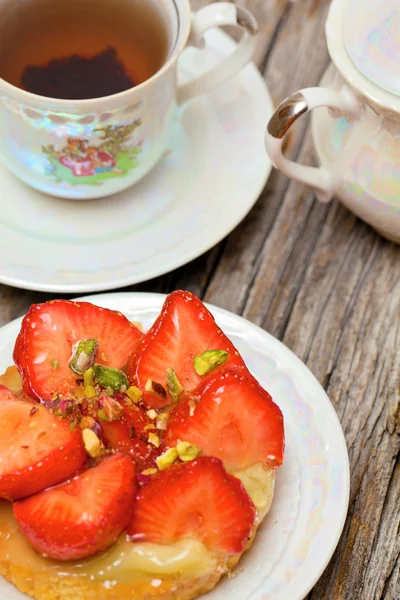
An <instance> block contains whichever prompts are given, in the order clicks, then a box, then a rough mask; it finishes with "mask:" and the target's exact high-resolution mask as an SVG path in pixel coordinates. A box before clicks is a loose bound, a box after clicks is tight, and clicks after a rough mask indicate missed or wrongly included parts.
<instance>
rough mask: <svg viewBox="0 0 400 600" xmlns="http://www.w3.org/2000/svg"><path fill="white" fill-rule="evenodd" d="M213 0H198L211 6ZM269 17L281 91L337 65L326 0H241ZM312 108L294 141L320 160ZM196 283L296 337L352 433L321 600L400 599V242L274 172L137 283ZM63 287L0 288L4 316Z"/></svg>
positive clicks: (265, 29) (312, 599) (264, 41)
mask: <svg viewBox="0 0 400 600" xmlns="http://www.w3.org/2000/svg"><path fill="white" fill-rule="evenodd" d="M207 3H208V2H206V0H192V7H193V9H194V10H198V9H199V8H201V6H203V5H205V4H207ZM237 3H238V4H240V5H242V6H245V7H247V8H249V9H250V10H252V11H253V12H254V14H255V15H256V16H257V18H258V20H259V22H260V29H261V36H260V40H259V43H258V47H257V52H256V62H257V64H258V65H259V66H260V68H261V69H262V72H263V73H264V76H265V79H266V81H267V82H268V85H269V87H270V90H271V93H272V96H273V98H274V101H275V102H278V101H280V100H282V99H283V98H284V97H285V96H287V95H288V94H290V93H292V92H294V91H296V90H297V89H299V88H302V87H305V86H314V85H317V84H318V81H319V80H320V78H321V76H322V74H323V73H324V71H325V69H326V67H327V65H328V64H329V57H328V53H327V50H326V45H325V38H324V22H325V19H326V15H327V10H328V5H329V3H328V2H327V1H326V0H316V1H315V0H309V1H307V0H305V1H303V2H291V1H290V0H238V2H237ZM307 125H308V123H307V120H306V119H304V120H303V121H300V122H299V123H298V126H297V127H296V130H295V131H294V133H293V134H292V135H291V138H290V141H289V144H288V148H287V150H288V151H289V153H290V154H291V156H294V157H297V158H298V159H299V160H300V161H302V162H304V163H310V162H312V161H313V156H314V155H313V149H312V144H311V140H310V136H309V134H308V133H307ZM176 288H185V289H189V290H191V291H193V292H194V293H196V294H198V295H199V296H201V297H203V298H205V299H206V300H207V301H209V302H213V303H214V304H217V305H218V306H222V307H224V308H227V309H229V310H232V311H234V312H236V313H238V314H242V315H244V316H245V317H246V318H248V319H250V320H251V321H253V322H255V323H257V324H258V325H260V326H261V327H263V328H264V329H266V330H268V331H270V332H271V333H272V334H273V335H275V336H276V337H278V338H279V339H281V340H283V342H284V343H285V344H286V345H287V346H288V347H289V348H291V349H292V350H293V351H294V352H295V353H296V354H297V355H298V356H299V357H300V358H301V359H302V360H303V361H304V362H305V363H306V364H307V365H308V366H309V368H310V369H311V370H312V372H313V373H314V374H315V375H316V377H317V378H318V379H319V381H320V382H321V383H322V385H323V386H324V387H325V389H326V390H327V393H328V394H329V396H330V398H331V400H332V402H333V404H334V406H335V409H336V411H337V413H338V416H339V419H340V421H341V423H342V427H343V430H344V433H345V436H346V441H347V444H348V449H349V456H350V463H351V498H350V509H349V514H348V518H347V521H346V525H345V528H344V532H343V536H342V538H341V540H340V543H339V546H338V548H337V550H336V552H335V554H334V556H333V559H332V561H331V563H330V565H329V567H328V568H327V570H326V571H325V573H324V575H323V576H322V578H321V579H320V581H319V582H318V583H317V585H316V586H315V588H314V590H313V591H312V592H310V594H309V597H308V600H328V599H329V600H400V460H399V452H400V388H399V375H400V248H398V247H396V246H394V245H393V244H390V243H389V242H386V241H384V240H383V239H382V238H380V237H379V236H378V235H377V234H376V233H375V232H374V231H373V230H372V229H371V228H369V227H368V226H367V225H365V224H364V223H362V222H361V221H359V220H358V219H357V218H356V217H355V216H353V215H352V214H351V213H349V212H348V211H347V210H346V209H345V208H344V207H343V206H341V205H340V204H339V203H338V202H333V203H331V204H330V205H328V206H323V205H320V204H318V202H316V200H315V198H314V195H313V193H312V192H311V191H310V190H308V189H306V188H304V187H303V186H301V185H298V184H296V183H293V182H289V181H288V180H287V179H286V178H285V177H283V176H281V175H280V174H278V173H277V172H273V174H272V176H271V178H270V180H269V182H268V184H267V186H266V188H265V190H264V192H263V193H262V195H261V197H260V199H259V201H258V203H257V204H256V206H255V207H254V208H253V210H252V211H251V212H250V214H249V215H248V216H247V218H246V219H245V220H244V221H243V223H242V224H241V225H240V226H239V227H238V228H237V229H236V230H235V231H234V232H233V233H232V234H231V235H230V236H229V237H228V238H227V239H225V240H224V241H223V242H221V243H220V244H218V245H217V246H216V247H215V248H213V249H212V250H211V251H210V252H208V253H207V254H206V255H204V256H202V257H200V258H198V259H197V260H195V261H193V262H192V263H190V264H189V265H186V266H185V267H182V268H180V269H178V270H176V271H174V272H173V273H169V274H168V275H165V276H163V277H159V278H158V279H155V280H153V281H150V282H145V283H143V284H140V285H138V286H133V287H131V288H128V289H131V290H144V291H154V292H169V291H171V290H173V289H176ZM52 297H54V295H45V294H38V293H34V292H25V291H21V290H15V289H11V288H7V287H5V286H0V324H4V323H6V322H8V321H9V320H11V319H13V318H15V317H16V316H18V315H20V314H22V313H23V312H24V311H25V310H26V309H27V308H28V306H29V305H30V304H31V303H32V302H38V301H43V300H47V299H50V298H52Z"/></svg>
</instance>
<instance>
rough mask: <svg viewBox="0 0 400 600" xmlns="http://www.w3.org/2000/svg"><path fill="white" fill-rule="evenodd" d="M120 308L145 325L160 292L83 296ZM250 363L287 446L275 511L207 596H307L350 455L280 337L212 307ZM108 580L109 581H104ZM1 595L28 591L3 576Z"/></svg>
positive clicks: (7, 341) (317, 390) (2, 362)
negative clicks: (233, 570)
mask: <svg viewBox="0 0 400 600" xmlns="http://www.w3.org/2000/svg"><path fill="white" fill-rule="evenodd" d="M85 299H86V300H89V301H91V302H94V303H95V304H98V305H100V306H104V307H106V308H111V309H116V310H120V311H121V312H123V313H124V314H125V315H126V316H127V317H128V318H129V319H131V320H132V321H140V322H141V323H142V324H143V326H144V327H145V328H146V329H148V328H149V327H150V326H151V325H152V323H153V322H154V320H155V318H156V316H157V314H158V313H159V311H160V309H161V306H162V303H163V301H164V296H162V295H160V294H144V293H122V294H117V293H115V294H103V295H98V296H90V297H88V298H85ZM209 308H210V310H211V311H212V313H213V314H214V316H215V318H216V320H217V322H218V324H219V325H220V327H221V328H222V329H223V330H224V331H225V332H226V333H227V334H228V336H229V337H230V339H231V340H232V342H233V343H234V344H235V345H236V347H237V348H238V350H239V351H240V352H241V354H242V356H243V358H244V360H245V362H246V364H247V366H248V367H249V369H250V370H251V372H252V373H253V374H254V375H255V377H256V378H257V379H258V380H259V381H260V383H261V384H262V385H263V386H264V387H265V388H266V389H267V390H268V391H269V392H270V394H271V395H272V397H273V398H274V400H275V401H276V402H277V404H278V405H279V406H280V407H281V409H282V411H283V414H284V418H285V433H286V451H285V459H284V464H283V466H282V467H281V468H280V469H279V470H278V471H277V477H276V492H275V497H274V502H273V505H272V508H271V511H270V513H269V514H268V516H267V517H266V519H265V521H264V522H263V524H262V525H261V527H260V529H259V531H258V533H257V537H256V540H255V542H254V544H253V546H252V548H251V549H250V550H249V552H247V553H246V554H245V555H244V557H243V559H242V560H241V562H240V563H239V569H238V573H237V576H236V577H235V578H234V579H228V578H227V577H226V578H224V579H223V580H222V581H221V582H220V584H219V585H217V587H216V588H215V589H214V590H213V591H212V592H210V593H209V594H207V595H206V596H203V597H204V598H207V600H303V599H304V598H305V596H306V595H307V594H308V592H309V591H310V590H311V589H312V587H313V586H314V585H315V583H316V582H317V580H318V579H319V577H320V576H321V574H322V573H323V571H324V569H325V568H326V566H327V564H328V562H329V560H330V558H331V556H332V554H333V552H334V550H335V548H336V545H337V543H338V541H339V537H340V535H341V532H342V529H343V525H344V522H345V518H346V514H347V508H348V500H349V462H348V455H347V449H346V444H345V441H344V437H343V433H342V430H341V427H340V423H339V420H338V418H337V416H336V413H335V411H334V409H333V407H332V404H331V403H330V401H329V398H328V396H327V395H326V394H325V392H324V390H323V389H322V387H321V386H320V384H319V383H318V381H317V380H316V379H315V377H314V376H313V375H312V374H311V373H310V371H309V370H308V369H307V367H306V366H305V365H304V364H303V363H302V362H301V361H300V360H299V359H298V358H297V357H296V356H295V355H294V354H293V353H292V352H291V351H290V350H288V348H286V347H285V346H284V345H283V344H281V342H279V341H278V340H276V339H275V338H273V337H272V336H271V335H269V334H268V333H266V332H265V331H263V330H262V329H260V328H259V327H256V326H255V325H253V324H252V323H249V322H248V321H246V320H245V319H243V318H242V317H238V316H236V315H234V314H232V313H229V312H227V311H224V310H222V309H220V308H216V307H213V306H210V307H209ZM20 322H21V320H20V319H18V320H16V321H13V322H12V323H10V324H8V325H6V326H4V327H2V328H1V329H0V370H4V369H5V367H7V366H8V365H9V364H11V360H12V358H11V357H12V350H13V345H14V341H15V338H16V336H17V333H18V331H19V327H20ZM106 583H108V584H110V582H106ZM0 598H4V599H5V598H7V600H27V598H28V597H27V596H26V595H24V594H22V593H20V592H19V591H17V590H16V589H15V588H14V587H13V586H12V585H10V584H9V583H7V582H6V581H4V580H3V579H1V578H0Z"/></svg>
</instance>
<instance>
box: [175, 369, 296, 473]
mask: <svg viewBox="0 0 400 600" xmlns="http://www.w3.org/2000/svg"><path fill="white" fill-rule="evenodd" d="M193 398H194V399H193ZM164 439H165V441H166V445H168V446H171V447H172V446H175V445H176V444H177V442H178V441H185V442H190V443H192V444H195V445H196V446H198V447H199V448H201V449H202V451H203V454H205V455H207V456H216V457H217V458H220V459H221V460H222V461H223V463H224V465H225V467H226V468H227V469H228V470H235V469H243V468H246V467H248V466H250V465H252V464H254V463H259V462H261V463H265V464H266V465H267V466H268V467H271V468H275V467H278V466H279V465H281V464H282V460H283V450H284V429H283V416H282V412H281V410H280V409H279V407H278V406H277V405H276V404H275V403H274V402H273V401H272V398H271V396H270V395H269V394H268V392H266V391H265V390H264V389H263V388H262V387H261V386H260V385H259V384H258V383H257V381H256V380H255V379H254V378H253V377H252V376H251V375H250V374H249V373H248V372H247V370H244V369H235V370H230V369H228V370H225V371H221V372H220V373H217V374H216V375H215V376H210V377H209V378H208V379H207V380H206V381H204V382H203V383H201V384H200V385H199V387H198V388H196V390H195V391H194V392H193V396H192V397H190V396H189V397H187V398H185V399H184V400H183V401H182V402H181V403H180V404H179V405H178V406H177V407H176V408H175V409H174V410H173V412H172V415H171V420H170V422H169V425H168V428H167V431H166V432H165V436H164Z"/></svg>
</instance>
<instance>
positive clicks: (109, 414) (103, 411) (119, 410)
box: [97, 394, 124, 422]
mask: <svg viewBox="0 0 400 600" xmlns="http://www.w3.org/2000/svg"><path fill="white" fill-rule="evenodd" d="M99 405H100V407H101V408H100V410H99V411H98V412H97V416H98V417H99V419H100V420H101V421H108V422H111V421H118V420H119V419H120V418H121V417H122V415H123V413H124V409H123V407H122V406H121V404H120V403H119V402H117V401H116V400H114V398H110V396H106V395H105V394H104V395H103V396H101V397H100V398H99Z"/></svg>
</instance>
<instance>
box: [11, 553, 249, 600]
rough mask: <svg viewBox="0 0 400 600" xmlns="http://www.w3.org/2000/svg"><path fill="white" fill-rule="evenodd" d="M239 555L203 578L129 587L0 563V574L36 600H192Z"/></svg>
mask: <svg viewBox="0 0 400 600" xmlns="http://www.w3.org/2000/svg"><path fill="white" fill-rule="evenodd" d="M240 557H241V555H237V556H234V557H231V558H230V559H229V560H228V564H227V565H226V564H225V560H224V559H221V564H220V565H218V566H217V568H216V570H215V571H214V572H213V573H210V574H208V575H206V576H204V577H192V578H187V577H182V576H177V577H164V578H163V580H162V583H161V584H159V582H160V581H161V579H157V576H154V578H153V579H149V578H148V579H146V580H144V579H143V581H140V580H139V581H135V582H133V583H132V584H122V583H121V584H116V585H114V586H112V585H111V584H110V585H109V589H107V587H105V585H104V582H96V581H91V580H90V579H88V578H80V577H59V576H58V575H56V574H54V575H53V574H51V573H48V572H46V573H41V572H35V571H32V570H30V569H27V568H25V567H22V566H15V565H11V564H10V563H9V562H8V561H5V560H1V561H0V574H1V575H3V577H4V578H5V579H7V580H8V581H9V582H10V583H12V584H14V585H15V587H17V588H18V589H19V590H20V591H21V592H24V593H25V594H28V595H29V596H32V597H33V598H36V599H37V600H193V599H194V598H197V597H198V596H200V595H201V594H205V593H206V592H209V591H210V590H212V589H213V588H214V587H215V585H216V584H217V583H218V581H219V580H220V579H221V577H222V575H224V573H226V572H229V571H231V570H232V569H233V568H234V567H235V566H236V565H237V563H238V562H239V560H240Z"/></svg>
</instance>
